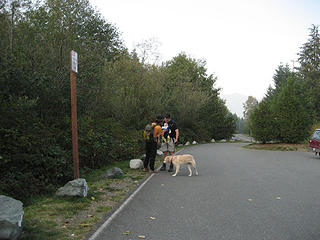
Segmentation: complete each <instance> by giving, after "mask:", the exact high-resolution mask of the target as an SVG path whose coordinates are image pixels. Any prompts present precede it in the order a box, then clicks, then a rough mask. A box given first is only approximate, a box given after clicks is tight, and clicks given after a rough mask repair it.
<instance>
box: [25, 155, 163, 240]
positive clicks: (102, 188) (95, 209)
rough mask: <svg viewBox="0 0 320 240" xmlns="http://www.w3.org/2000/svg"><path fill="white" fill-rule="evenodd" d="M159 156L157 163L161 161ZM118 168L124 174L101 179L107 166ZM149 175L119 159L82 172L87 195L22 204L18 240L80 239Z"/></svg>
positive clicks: (42, 199) (38, 199) (36, 200)
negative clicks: (20, 233) (21, 219)
mask: <svg viewBox="0 0 320 240" xmlns="http://www.w3.org/2000/svg"><path fill="white" fill-rule="evenodd" d="M161 159H162V157H160V156H158V157H157V159H156V165H159V164H161V162H162V161H161ZM113 167H119V168H121V169H122V171H123V173H124V175H123V176H121V177H118V178H115V179H106V178H102V177H101V175H102V174H103V173H104V172H105V171H106V170H107V169H110V168H113ZM147 176H149V173H147V172H143V171H142V170H134V169H130V167H129V161H123V162H118V163H114V164H111V165H109V166H108V167H105V168H102V169H98V170H95V171H87V172H86V173H82V174H81V177H83V178H85V179H86V181H87V183H88V185H89V193H88V196H87V197H86V198H75V197H74V198H66V197H56V196H54V195H51V196H41V197H37V198H33V199H31V201H30V202H31V204H29V205H28V206H26V207H24V212H25V215H24V219H23V232H22V235H21V238H20V239H21V240H35V239H37V240H58V239H59V240H69V239H75V240H80V239H82V238H83V237H84V235H85V234H86V233H88V232H89V231H91V230H93V227H94V224H95V223H97V222H98V221H100V220H101V218H102V217H103V216H104V215H105V214H106V213H107V212H108V211H110V210H111V209H112V207H113V206H115V205H116V204H117V203H119V202H120V201H122V200H123V199H124V198H125V196H126V194H127V192H128V191H130V190H131V189H133V188H135V187H136V186H137V184H139V181H141V180H143V179H145V178H146V177H147Z"/></svg>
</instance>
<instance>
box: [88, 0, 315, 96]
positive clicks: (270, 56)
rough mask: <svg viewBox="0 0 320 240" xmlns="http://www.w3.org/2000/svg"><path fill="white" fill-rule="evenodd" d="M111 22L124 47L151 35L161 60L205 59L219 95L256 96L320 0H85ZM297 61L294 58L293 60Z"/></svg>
mask: <svg viewBox="0 0 320 240" xmlns="http://www.w3.org/2000/svg"><path fill="white" fill-rule="evenodd" d="M90 2H91V3H92V5H93V6H96V7H97V10H98V11H99V12H100V13H101V14H102V16H104V17H105V19H106V20H107V21H108V22H111V23H112V24H114V25H115V26H116V27H117V28H118V30H119V32H121V33H122V39H123V40H124V42H125V45H126V47H127V48H128V49H129V50H132V49H133V48H134V47H135V45H136V44H137V43H141V42H142V41H144V40H148V39H152V38H153V39H156V41H158V42H160V43H161V46H160V47H159V49H158V51H159V53H160V54H161V60H162V61H167V60H170V59H172V58H173V57H174V56H176V55H177V54H179V53H181V52H185V53H186V54H188V55H189V56H191V57H193V58H196V59H205V60H206V62H207V68H208V74H214V75H215V76H217V77H218V81H217V85H216V87H221V88H222V94H232V93H239V94H243V95H247V96H249V95H251V96H254V97H256V98H258V99H259V100H260V99H261V98H262V97H263V96H264V94H265V93H266V90H267V88H268V86H269V85H270V84H272V76H273V74H274V72H275V69H276V68H277V67H278V66H279V64H280V63H281V62H282V63H288V64H290V66H291V67H292V65H293V63H292V60H297V53H298V52H299V51H300V47H301V46H302V44H303V43H305V42H306V41H307V39H308V34H309V30H308V28H310V27H311V24H315V25H319V24H320V0H241V1H239V0H161V1H155V0H108V1H106V0H90ZM295 65H296V66H298V65H297V63H295Z"/></svg>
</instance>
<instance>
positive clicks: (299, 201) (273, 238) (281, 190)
mask: <svg viewBox="0 0 320 240" xmlns="http://www.w3.org/2000/svg"><path fill="white" fill-rule="evenodd" d="M243 145H244V144H243V143H216V144H207V145H196V146H191V147H188V148H185V149H184V150H183V151H182V152H181V153H191V154H193V155H194V156H195V158H196V161H197V164H198V170H199V176H192V177H188V176H187V175H188V170H187V168H186V167H183V168H182V169H181V171H180V173H179V174H178V176H177V177H172V176H171V175H170V174H169V173H168V172H160V173H157V174H155V175H154V176H153V177H152V178H151V179H150V181H148V182H147V183H146V184H145V186H143V188H142V189H141V190H140V191H139V192H138V193H137V194H136V196H135V197H134V198H133V199H132V201H130V202H129V204H128V205H127V206H125V207H124V208H123V210H122V211H121V212H120V213H119V214H118V215H117V216H116V217H115V218H114V219H113V220H112V221H111V223H110V224H109V225H108V226H107V227H106V228H105V229H103V230H102V231H101V232H100V234H99V235H98V236H97V237H96V238H95V239H97V240H102V239H104V240H106V239H110V240H111V239H112V240H120V239H121V240H129V239H131V240H136V239H140V238H139V237H138V236H141V235H143V236H145V239H148V240H149V239H150V240H151V239H152V240H196V239H197V240H199V239H201V240H210V239H216V240H224V239H228V240H238V239H243V240H251V239H252V240H262V239H264V240H266V239H270V240H286V239H290V240H317V239H320V159H319V158H316V157H315V156H314V154H312V153H308V152H278V151H262V150H247V149H243V148H241V146H243ZM150 217H152V218H153V219H152V218H150ZM126 231H129V232H128V233H129V234H128V235H125V234H124V233H125V232H126Z"/></svg>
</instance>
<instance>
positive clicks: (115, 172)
mask: <svg viewBox="0 0 320 240" xmlns="http://www.w3.org/2000/svg"><path fill="white" fill-rule="evenodd" d="M122 175H123V171H122V169H121V168H118V167H114V168H111V169H108V170H107V171H106V172H105V173H104V174H102V177H103V178H116V177H119V176H122Z"/></svg>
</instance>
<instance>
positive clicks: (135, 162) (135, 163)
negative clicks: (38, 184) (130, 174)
mask: <svg viewBox="0 0 320 240" xmlns="http://www.w3.org/2000/svg"><path fill="white" fill-rule="evenodd" d="M142 167H143V162H142V160H141V159H132V160H130V168H131V169H140V168H142Z"/></svg>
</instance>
